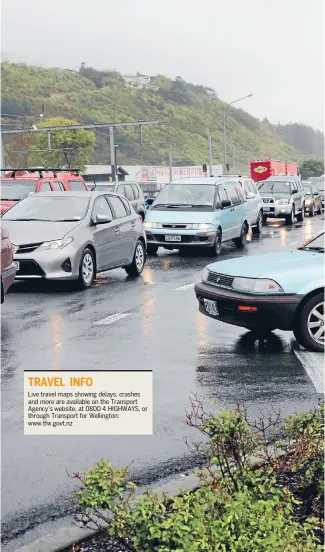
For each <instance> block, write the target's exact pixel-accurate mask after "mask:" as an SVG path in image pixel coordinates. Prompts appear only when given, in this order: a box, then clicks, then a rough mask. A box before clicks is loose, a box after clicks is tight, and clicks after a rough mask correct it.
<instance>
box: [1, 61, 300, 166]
mask: <svg viewBox="0 0 325 552" xmlns="http://www.w3.org/2000/svg"><path fill="white" fill-rule="evenodd" d="M151 83H152V84H153V85H154V86H155V87H156V89H152V90H145V89H142V90H135V89H130V88H127V87H126V86H125V84H124V82H123V80H122V78H121V75H120V74H119V73H117V72H113V71H105V72H100V71H96V70H95V69H93V68H89V67H86V66H85V64H82V65H81V68H80V70H79V72H73V71H69V70H62V69H44V68H40V67H30V66H27V65H22V64H9V63H3V64H2V113H3V118H2V123H3V128H4V129H5V128H8V129H9V128H15V125H16V126H17V125H20V126H22V127H23V126H27V125H28V126H31V125H32V124H33V123H34V122H37V120H38V119H39V114H40V113H41V112H42V111H43V109H44V111H45V117H52V116H58V115H60V116H63V117H66V118H68V119H75V120H77V121H79V122H109V121H115V122H120V121H137V120H139V119H140V120H141V119H142V120H149V119H159V121H160V123H161V124H159V125H155V126H152V127H145V128H144V130H143V146H142V147H140V143H139V129H137V128H134V129H130V130H121V131H120V130H119V131H118V132H117V133H116V143H117V144H118V145H119V147H118V162H119V163H125V164H164V165H165V164H167V163H168V149H169V146H170V145H172V147H173V160H174V164H178V165H188V164H201V163H204V162H207V149H208V146H207V137H208V135H211V136H212V140H213V162H214V163H222V158H223V157H222V156H223V154H222V151H223V134H222V129H223V113H224V107H225V104H224V102H222V101H221V100H220V99H219V98H218V97H217V95H216V93H215V92H214V91H213V90H211V89H209V88H206V87H203V86H195V85H192V84H189V83H186V82H184V81H183V80H182V79H181V78H180V77H176V80H174V81H173V80H171V79H168V78H166V77H164V76H161V75H158V76H156V77H153V78H152V79H151ZM247 102H249V100H247ZM243 105H244V102H243ZM245 105H246V104H245ZM17 116H19V117H17ZM227 127H228V150H229V152H228V160H229V162H230V164H231V162H232V151H233V146H235V148H236V165H237V169H239V167H247V162H248V159H249V158H250V157H264V156H272V157H273V158H281V159H285V158H286V159H297V160H298V159H300V156H299V154H298V152H297V150H295V149H294V148H293V147H292V146H290V145H288V144H286V143H285V142H284V141H283V140H282V139H281V138H280V137H279V135H278V133H277V131H276V130H275V128H274V127H273V126H272V125H271V124H270V123H269V122H268V121H267V120H264V121H263V122H261V121H259V120H258V119H256V118H254V117H252V116H251V115H249V114H248V113H246V112H245V111H243V110H242V109H235V108H233V107H231V108H230V109H229V115H228V122H227ZM6 143H7V147H6V151H7V153H8V152H9V153H10V158H11V159H12V156H13V155H14V154H13V153H12V151H13V150H15V149H16V150H17V149H24V147H22V145H23V143H26V141H25V142H24V139H23V138H16V139H15V140H14V139H13V138H10V139H8V137H7V138H6ZM25 147H26V146H25ZM9 150H11V151H9ZM15 155H18V154H15ZM109 160H110V157H109V138H108V132H107V130H105V131H104V130H103V131H97V132H96V147H95V151H94V154H93V156H92V159H90V162H91V163H93V164H97V163H108V162H109ZM242 170H244V169H242Z"/></svg>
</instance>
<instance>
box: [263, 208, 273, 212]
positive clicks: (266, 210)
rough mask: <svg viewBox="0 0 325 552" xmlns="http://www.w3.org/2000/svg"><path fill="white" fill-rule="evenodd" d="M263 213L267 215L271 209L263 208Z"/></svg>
mask: <svg viewBox="0 0 325 552" xmlns="http://www.w3.org/2000/svg"><path fill="white" fill-rule="evenodd" d="M263 211H265V213H269V212H270V211H271V208H270V207H263Z"/></svg>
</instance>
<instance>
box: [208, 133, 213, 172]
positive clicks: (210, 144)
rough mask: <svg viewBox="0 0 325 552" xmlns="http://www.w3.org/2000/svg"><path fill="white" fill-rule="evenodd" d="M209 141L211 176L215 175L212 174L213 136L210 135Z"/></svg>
mask: <svg viewBox="0 0 325 552" xmlns="http://www.w3.org/2000/svg"><path fill="white" fill-rule="evenodd" d="M208 141H209V172H210V176H213V174H212V138H211V136H208Z"/></svg>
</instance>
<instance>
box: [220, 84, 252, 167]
mask: <svg viewBox="0 0 325 552" xmlns="http://www.w3.org/2000/svg"><path fill="white" fill-rule="evenodd" d="M252 96H253V94H248V95H247V96H243V97H242V98H238V100H234V101H233V102H230V103H228V104H227V105H226V107H225V110H224V113H223V174H226V166H227V125H226V122H227V113H228V109H229V107H230V106H231V105H233V104H234V103H237V102H240V101H241V100H246V98H251V97H252Z"/></svg>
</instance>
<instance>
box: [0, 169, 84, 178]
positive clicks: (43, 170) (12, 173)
mask: <svg viewBox="0 0 325 552" xmlns="http://www.w3.org/2000/svg"><path fill="white" fill-rule="evenodd" d="M6 171H7V172H10V173H11V178H15V176H16V173H17V172H20V171H26V172H30V173H35V172H38V174H39V177H40V178H43V173H46V172H52V173H53V176H54V177H56V176H57V173H58V172H71V173H74V174H75V175H76V176H79V174H80V169H51V168H45V167H42V168H39V167H35V168H31V167H28V168H24V167H19V168H18V169H1V172H6Z"/></svg>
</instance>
